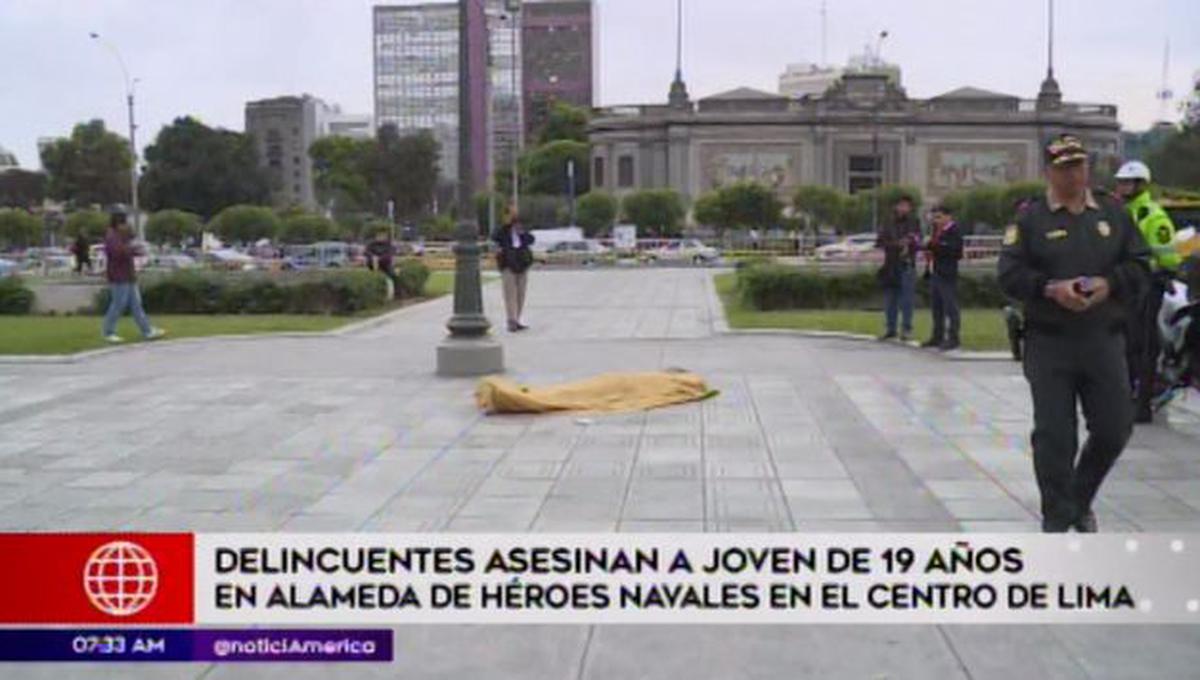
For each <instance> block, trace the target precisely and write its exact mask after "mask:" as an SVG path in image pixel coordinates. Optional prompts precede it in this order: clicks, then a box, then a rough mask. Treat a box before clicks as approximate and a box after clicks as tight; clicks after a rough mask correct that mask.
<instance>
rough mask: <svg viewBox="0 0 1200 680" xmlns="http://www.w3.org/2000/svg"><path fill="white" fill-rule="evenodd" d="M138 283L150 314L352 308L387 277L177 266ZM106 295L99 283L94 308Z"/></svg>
mask: <svg viewBox="0 0 1200 680" xmlns="http://www.w3.org/2000/svg"><path fill="white" fill-rule="evenodd" d="M426 276H428V273H426ZM423 285H424V284H423V282H422V286H423ZM141 287H142V303H143V304H144V305H145V307H146V311H148V312H151V313H156V314H285V313H290V314H353V313H355V312H360V311H364V310H368V309H373V308H375V307H379V306H382V305H383V304H384V303H386V302H387V279H385V278H384V277H383V276H381V275H380V274H377V273H375V272H370V271H365V270H341V271H321V272H303V273H300V274H285V275H269V274H263V273H247V274H240V273H232V274H221V273H216V272H192V271H182V272H175V273H172V274H169V275H167V276H164V277H162V278H154V279H147V280H146V281H144V282H143V283H142V286H141ZM108 300H109V292H108V289H107V288H105V289H104V290H101V291H100V292H99V293H97V295H96V299H95V307H96V309H97V310H104V309H105V308H107V307H108Z"/></svg>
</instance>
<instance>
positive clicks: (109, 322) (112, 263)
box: [101, 207, 166, 343]
mask: <svg viewBox="0 0 1200 680" xmlns="http://www.w3.org/2000/svg"><path fill="white" fill-rule="evenodd" d="M135 252H136V246H135V245H134V243H133V233H132V232H131V231H130V230H129V225H128V224H126V222H125V211H124V209H122V208H119V207H118V208H113V210H112V211H111V214H110V217H109V222H108V232H107V233H106V234H105V235H104V258H105V267H104V273H105V277H106V278H107V279H108V291H109V300H108V311H106V312H105V313H104V325H103V327H102V329H101V335H103V336H104V339H105V340H107V341H108V342H111V343H118V342H124V341H125V339H124V338H122V337H121V336H119V335H117V320H118V319H120V318H121V316H122V315H123V314H124V313H125V310H126V309H129V310H130V312H131V313H132V314H133V320H134V322H135V323H137V326H138V330H140V331H141V332H142V337H143V338H145V339H147V340H154V339H156V338H161V337H162V336H164V335H166V331H163V330H162V329H160V328H155V327H153V326H151V325H150V320H149V319H147V318H146V312H145V311H144V310H143V309H142V294H141V292H140V291H139V290H138V285H137V270H136V269H135V267H134V263H133V257H134V254H135Z"/></svg>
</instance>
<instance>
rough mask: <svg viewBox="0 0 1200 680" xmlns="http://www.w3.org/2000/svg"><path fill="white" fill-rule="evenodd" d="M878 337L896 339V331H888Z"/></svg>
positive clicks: (880, 338)
mask: <svg viewBox="0 0 1200 680" xmlns="http://www.w3.org/2000/svg"><path fill="white" fill-rule="evenodd" d="M878 339H879V340H895V339H896V331H888V332H887V333H884V334H883V335H881V336H879V338H878Z"/></svg>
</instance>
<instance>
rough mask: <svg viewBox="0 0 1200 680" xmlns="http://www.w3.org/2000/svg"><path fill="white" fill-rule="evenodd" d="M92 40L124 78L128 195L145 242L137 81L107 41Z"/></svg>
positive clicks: (93, 37)
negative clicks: (140, 197)
mask: <svg viewBox="0 0 1200 680" xmlns="http://www.w3.org/2000/svg"><path fill="white" fill-rule="evenodd" d="M88 35H90V36H91V38H92V40H95V41H97V42H99V43H100V44H101V45H103V46H104V48H105V49H107V50H108V51H109V52H111V53H112V55H113V56H114V57H116V59H117V64H118V65H120V67H121V75H122V76H124V78H125V103H126V105H127V106H128V107H129V158H130V167H129V194H130V198H131V201H130V202H131V203H132V207H133V226H134V229H135V230H136V231H137V235H138V238H139V239H141V240H145V238H146V235H145V233H144V232H143V228H142V220H141V211H140V210H139V206H138V152H137V124H136V123H135V122H134V117H133V88H134V86H135V85H136V84H137V81H138V79H137V78H133V79H131V78H130V77H129V69H128V68H126V67H125V60H124V59H122V58H121V52H120V51H119V50H118V49H117V46H116V45H113V44H112V43H110V42H109V41H107V40H105V39H104V38H102V37H100V34H99V33H95V32H93V33H89V34H88Z"/></svg>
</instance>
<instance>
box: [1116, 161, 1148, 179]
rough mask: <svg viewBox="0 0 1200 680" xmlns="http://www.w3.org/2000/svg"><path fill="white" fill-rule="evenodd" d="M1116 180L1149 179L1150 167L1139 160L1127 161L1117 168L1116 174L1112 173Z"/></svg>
mask: <svg viewBox="0 0 1200 680" xmlns="http://www.w3.org/2000/svg"><path fill="white" fill-rule="evenodd" d="M1113 177H1114V178H1116V179H1118V180H1122V179H1124V180H1138V179H1140V180H1142V181H1143V182H1149V181H1150V168H1149V167H1148V166H1147V165H1146V164H1145V163H1143V162H1141V161H1128V162H1127V163H1125V164H1124V165H1122V166H1121V167H1120V168H1118V169H1117V174H1116V175H1113Z"/></svg>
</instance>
